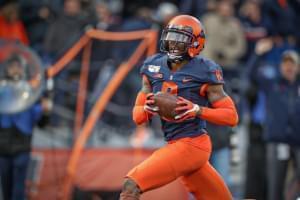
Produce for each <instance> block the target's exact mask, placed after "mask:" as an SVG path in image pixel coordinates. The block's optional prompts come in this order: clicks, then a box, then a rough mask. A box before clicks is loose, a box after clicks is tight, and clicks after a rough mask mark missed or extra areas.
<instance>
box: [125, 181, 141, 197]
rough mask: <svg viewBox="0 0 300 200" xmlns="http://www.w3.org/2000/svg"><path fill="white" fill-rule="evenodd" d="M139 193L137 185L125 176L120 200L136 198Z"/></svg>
mask: <svg viewBox="0 0 300 200" xmlns="http://www.w3.org/2000/svg"><path fill="white" fill-rule="evenodd" d="M140 195H141V190H140V188H139V186H138V185H137V184H136V183H135V182H134V181H133V180H132V179H130V178H126V179H125V181H124V183H123V188H122V192H121V195H120V200H138V199H139V198H140Z"/></svg>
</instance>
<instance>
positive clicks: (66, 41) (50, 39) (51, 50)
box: [44, 0, 87, 59]
mask: <svg viewBox="0 0 300 200" xmlns="http://www.w3.org/2000/svg"><path fill="white" fill-rule="evenodd" d="M86 24H87V22H86V21H85V18H84V16H83V15H82V14H81V4H80V0H65V2H64V11H63V13H62V14H61V15H60V16H59V17H58V19H56V20H55V21H54V22H53V23H52V24H50V27H49V30H48V32H47V34H46V37H45V41H44V42H45V44H44V45H45V46H44V48H45V51H46V52H47V53H48V54H49V55H50V57H52V58H53V59H55V58H57V57H59V56H61V55H62V54H63V53H64V51H65V50H66V49H67V48H68V47H70V45H71V44H73V43H75V42H76V41H77V40H78V39H79V38H80V36H81V33H82V31H83V28H84V26H85V25H86Z"/></svg>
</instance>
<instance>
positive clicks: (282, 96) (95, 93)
mask: <svg viewBox="0 0 300 200" xmlns="http://www.w3.org/2000/svg"><path fill="white" fill-rule="evenodd" d="M299 11H300V2H299V1H297V0H243V1H241V0H240V1H239V0H209V1H208V0H172V1H163V0H152V1H147V2H146V1H142V0H39V1H36V0H10V1H8V0H0V40H3V41H17V42H20V43H22V44H24V45H26V46H28V47H30V48H31V49H32V50H33V51H34V52H35V53H36V54H38V55H39V57H40V58H41V60H42V65H43V68H44V69H47V67H48V66H50V65H51V64H54V63H55V62H56V61H57V60H58V59H59V58H60V57H61V56H63V55H64V53H65V52H67V50H68V49H69V48H70V47H72V45H74V44H75V43H76V42H77V41H78V40H79V38H80V37H81V36H82V35H83V34H84V33H85V32H86V31H87V30H89V29H91V28H95V29H99V30H106V31H118V32H123V31H134V30H143V29H154V30H157V31H158V33H159V34H160V33H161V30H162V29H163V27H164V26H165V25H166V24H167V22H168V21H169V20H170V19H171V18H172V17H173V16H175V15H178V14H190V15H193V16H195V17H197V18H199V19H200V21H201V22H202V23H203V24H204V27H205V31H206V45H205V49H204V51H203V52H202V53H201V55H203V56H206V57H208V58H211V59H213V60H214V61H215V62H217V63H218V64H220V65H221V66H222V68H223V73H224V79H225V81H226V87H225V88H226V91H227V93H229V94H230V95H231V96H233V98H234V100H235V103H236V105H237V107H238V110H239V114H240V126H244V127H246V132H247V137H245V138H244V139H245V140H247V142H246V143H247V144H248V145H247V149H246V156H245V158H243V160H244V161H245V162H246V167H245V173H244V174H245V175H243V176H245V183H244V187H243V188H242V192H241V194H242V195H241V197H244V198H255V199H257V200H265V199H268V200H277V199H278V200H282V199H288V200H289V199H291V200H292V199H295V198H296V197H297V195H298V197H299V196H300V135H299V133H300V127H299V126H300V123H299V122H300V79H299V72H300V70H299V63H300V59H299V55H298V54H299V53H298V52H299V50H300V14H299ZM137 44H138V41H124V42H110V41H94V42H93V45H92V56H91V66H90V73H89V86H88V99H87V103H86V107H87V108H88V109H87V111H86V114H88V111H89V110H90V109H91V107H92V106H93V104H94V103H95V101H96V99H97V98H98V97H99V95H100V94H101V92H102V91H103V88H104V87H105V86H106V84H107V81H108V80H109V78H110V77H111V76H112V74H113V73H114V71H115V70H116V68H117V66H118V65H119V64H120V63H121V62H122V61H124V60H126V59H127V58H128V57H129V56H130V55H131V54H132V52H133V51H134V49H135V47H136V46H137ZM157 50H158V51H159V41H158V44H157ZM68 65H69V66H68V67H67V68H66V69H64V70H63V71H62V72H61V73H60V74H59V75H58V76H57V77H55V78H54V89H53V88H51V90H52V91H51V94H50V95H49V94H46V96H47V97H49V96H51V100H52V101H53V104H54V107H53V111H52V112H51V114H49V113H48V115H49V116H50V117H49V116H48V117H49V119H50V120H49V119H48V121H49V122H48V123H49V126H70V127H72V126H73V125H72V124H73V122H74V112H75V107H76V94H77V90H78V79H79V76H80V66H81V54H79V55H78V56H77V57H76V58H75V59H74V60H73V61H72V62H71V63H70V64H68ZM138 71H139V70H138V67H136V68H135V69H134V70H133V72H132V73H130V74H129V75H128V76H127V77H126V79H125V81H124V82H123V84H122V85H121V87H120V88H119V89H118V91H117V93H116V94H115V95H114V97H113V99H112V101H111V102H110V103H109V104H108V107H107V109H106V111H105V113H104V115H103V117H102V119H101V121H99V123H98V124H97V127H96V128H98V129H101V128H103V129H105V128H107V127H108V126H109V127H115V129H114V131H115V132H119V133H121V134H124V135H126V136H129V135H130V134H131V133H132V130H134V127H135V126H134V124H133V122H132V121H131V108H132V106H133V104H134V100H135V99H134V96H135V95H131V96H132V97H128V94H135V93H137V91H138V90H139V88H140V77H139V75H138ZM44 107H45V106H44ZM46 107H47V106H46ZM46 110H47V109H46ZM116 116H117V117H116ZM0 117H1V116H0ZM61 119H63V120H61ZM0 122H1V120H0ZM1 125H3V123H2V124H1ZM152 129H153V130H154V132H159V131H158V130H159V129H160V128H159V123H158V122H156V120H154V121H153V123H152ZM125 130H126V131H125ZM208 130H209V132H210V135H211V138H212V141H213V146H214V153H213V155H212V158H211V161H212V163H213V165H214V166H215V167H216V169H217V170H218V171H219V172H220V173H221V174H222V176H223V177H224V179H225V181H226V182H227V183H228V184H229V185H230V184H232V180H231V177H230V167H231V165H232V163H231V162H232V160H231V155H232V154H231V149H232V140H231V139H232V136H233V135H234V134H237V132H238V131H239V129H237V128H235V129H231V128H227V127H220V126H215V125H212V124H209V126H208ZM110 131H112V129H110ZM107 137H109V136H108V135H104V136H103V138H102V139H103V140H107ZM27 149H28V148H27ZM290 161H293V162H292V165H290V164H291V162H290ZM0 164H1V163H0ZM291 166H292V167H291ZM286 177H292V178H290V179H289V181H286ZM286 186H288V187H286Z"/></svg>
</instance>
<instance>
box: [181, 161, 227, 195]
mask: <svg viewBox="0 0 300 200" xmlns="http://www.w3.org/2000/svg"><path fill="white" fill-rule="evenodd" d="M181 180H182V182H183V183H184V185H185V186H186V187H187V188H188V190H189V191H190V192H192V193H193V194H194V195H195V197H196V199H197V200H211V199H222V200H231V199H232V196H231V193H230V191H229V189H228V187H227V186H226V184H225V182H224V181H223V179H222V178H221V176H220V175H219V174H218V173H217V171H216V170H215V169H214V168H213V167H212V166H211V165H210V164H209V162H207V163H206V164H205V165H204V166H203V167H201V168H200V169H199V170H197V171H195V172H193V173H190V174H189V175H185V176H183V177H182V178H181Z"/></svg>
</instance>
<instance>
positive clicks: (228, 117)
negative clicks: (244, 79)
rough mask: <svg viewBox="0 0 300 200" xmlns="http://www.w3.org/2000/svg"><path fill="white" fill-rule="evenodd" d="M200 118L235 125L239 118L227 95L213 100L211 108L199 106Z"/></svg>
mask: <svg viewBox="0 0 300 200" xmlns="http://www.w3.org/2000/svg"><path fill="white" fill-rule="evenodd" d="M200 118H202V119H204V120H207V121H208V122H211V123H214V124H218V125H225V126H235V125H237V123H238V120H239V117H238V114H237V111H236V108H235V105H234V103H233V101H232V99H231V98H230V97H229V96H227V97H225V98H223V99H221V100H218V101H216V102H214V103H213V104H212V108H208V107H201V109H200Z"/></svg>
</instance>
